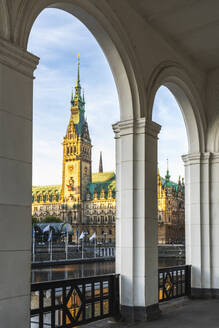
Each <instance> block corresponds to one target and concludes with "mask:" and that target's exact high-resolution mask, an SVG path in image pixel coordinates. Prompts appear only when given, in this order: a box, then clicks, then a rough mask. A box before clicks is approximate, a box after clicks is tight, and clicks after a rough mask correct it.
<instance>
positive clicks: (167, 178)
mask: <svg viewBox="0 0 219 328" xmlns="http://www.w3.org/2000/svg"><path fill="white" fill-rule="evenodd" d="M165 178H166V181H169V180H170V173H169V168H168V158H167V173H166V175H165Z"/></svg>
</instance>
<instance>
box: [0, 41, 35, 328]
mask: <svg viewBox="0 0 219 328" xmlns="http://www.w3.org/2000/svg"><path fill="white" fill-rule="evenodd" d="M37 63H38V58H36V57H35V56H32V55H31V54H29V53H27V52H24V51H23V50H21V49H19V48H17V47H15V46H14V45H12V44H11V43H10V42H8V41H3V40H2V39H0V263H1V269H0V323H1V324H0V326H2V327H7V328H14V327H16V326H18V325H19V326H20V327H24V328H25V327H29V324H30V317H29V309H30V277H31V238H32V224H31V202H32V193H31V189H32V90H33V71H34V69H35V67H36V65H37ZM12 314H13V315H12ZM18 323H19V324H18Z"/></svg>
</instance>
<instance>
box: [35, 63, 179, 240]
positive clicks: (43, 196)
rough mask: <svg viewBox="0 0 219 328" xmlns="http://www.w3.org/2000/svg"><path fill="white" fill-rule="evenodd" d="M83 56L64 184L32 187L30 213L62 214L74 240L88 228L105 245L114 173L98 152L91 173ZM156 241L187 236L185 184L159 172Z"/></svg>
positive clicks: (109, 236) (111, 233)
mask: <svg viewBox="0 0 219 328" xmlns="http://www.w3.org/2000/svg"><path fill="white" fill-rule="evenodd" d="M79 64H80V63H79V59H78V70H77V82H76V86H75V95H73V94H72V98H71V117H70V120H69V124H68V127H67V132H66V135H65V137H64V140H63V143H62V145H63V170H62V172H63V173H62V185H53V186H42V187H33V190H32V202H33V203H32V215H33V216H34V217H36V218H38V219H39V220H40V219H41V218H44V217H46V216H57V217H60V218H61V219H62V220H63V221H64V222H69V223H71V224H72V226H73V231H74V234H73V241H75V242H77V241H78V237H79V234H81V232H82V231H83V232H85V234H86V238H89V236H91V235H92V234H93V233H94V232H96V234H97V241H98V242H101V243H106V242H107V243H114V242H115V214H116V200H115V196H116V195H115V193H116V176H115V174H114V172H103V163H102V153H100V162H99V172H98V173H92V160H91V150H92V145H91V138H90V134H89V129H88V123H87V121H86V119H85V100H84V95H82V94H81V85H80V71H79ZM157 193H158V194H157V195H158V243H160V244H166V243H182V242H184V239H185V212H184V182H183V181H182V183H181V180H180V179H179V182H178V183H175V182H172V181H171V180H170V174H169V170H168V169H167V173H166V176H165V178H162V177H161V176H160V174H159V171H158V174H157Z"/></svg>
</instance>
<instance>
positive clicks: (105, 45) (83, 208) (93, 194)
mask: <svg viewBox="0 0 219 328" xmlns="http://www.w3.org/2000/svg"><path fill="white" fill-rule="evenodd" d="M57 7H59V6H58V5H57V6H56V8H57ZM61 9H64V10H65V11H67V12H68V13H69V12H70V13H71V14H72V13H73V14H75V16H77V17H79V18H81V20H82V21H83V22H84V23H85V24H86V25H87V26H88V27H89V28H90V30H91V31H92V32H93V34H94V36H95V37H97V39H98V41H99V43H100V44H101V46H102V49H103V50H104V51H105V54H106V56H107V57H108V60H109V64H110V67H111V69H112V71H113V73H114V79H115V81H116V84H117V89H118V90H120V91H119V100H120V118H121V119H132V118H133V113H132V108H133V99H132V98H133V95H132V93H131V90H130V86H129V80H128V78H127V74H126V70H125V68H124V65H123V63H122V61H121V58H120V55H119V53H118V51H117V50H116V47H115V46H114V45H113V43H112V41H111V40H110V38H109V36H108V35H107V34H106V32H104V30H103V29H102V27H101V26H100V25H99V24H98V23H97V22H96V21H95V19H94V18H93V17H91V16H90V15H88V13H87V12H85V11H84V10H82V9H81V10H80V9H79V8H77V9H76V8H74V7H73V6H66V7H65V6H64V5H63V4H62V6H61ZM66 15H67V14H66ZM56 24H57V21H56ZM52 28H54V26H53V27H52ZM53 35H54V34H53V33H51V34H50V36H49V37H50V38H52V37H53ZM54 38H56V42H57V39H58V38H57V35H54ZM60 42H62V40H60ZM30 50H31V51H33V52H34V53H35V54H36V55H37V47H35V50H32V49H30ZM44 50H45V49H44ZM76 51H77V50H75V52H76ZM48 55H49V54H48ZM56 55H57V53H56ZM81 59H82V60H81V62H82V63H83V56H82V57H81ZM49 61H51V62H53V58H52V57H50V58H49ZM42 63H44V61H43V60H42ZM99 64H100V63H99ZM51 65H54V63H52V64H51ZM78 67H79V63H78ZM81 67H82V71H81V76H82V73H83V66H82V65H81ZM39 68H40V66H39ZM63 68H64V67H63ZM44 69H45V67H44ZM99 69H101V65H100V67H99ZM78 70H79V68H78ZM47 73H48V75H47V78H49V72H47ZM96 74H97V73H96ZM36 75H37V72H36ZM71 79H72V76H71ZM54 80H55V79H54ZM83 80H85V78H83ZM96 80H98V79H97V77H96ZM56 82H57V81H56ZM63 82H64V81H63ZM51 86H52V89H53V91H54V92H55V90H58V88H57V86H56V87H55V86H54V83H51ZM64 87H65V83H63V85H62V88H64ZM92 87H94V86H92ZM56 88H57V89H56ZM78 89H79V81H78V77H77V83H76V87H75V93H74V94H73V95H72V99H71V106H72V108H71V113H72V117H73V120H74V115H75V113H74V111H75V108H74V107H76V105H77V104H80V102H81V103H82V105H83V106H84V98H83V97H82V95H77V94H79V90H78ZM86 89H87V88H86ZM38 90H39V89H38ZM45 91H46V88H44V92H45ZM93 91H94V92H95V90H94V89H93ZM94 92H93V93H94ZM96 92H97V90H96ZM134 92H135V91H134ZM68 94H70V90H69V91H68ZM104 94H105V93H104V88H103V89H102V93H101V94H99V97H97V98H96V99H93V102H94V101H95V100H96V101H97V99H98V98H100V97H101V96H103V95H104ZM38 96H39V93H38ZM76 96H77V97H78V98H77V97H76ZM85 96H86V94H85ZM76 98H77V99H76ZM81 98H82V100H81ZM112 98H115V97H112ZM53 100H54V99H53ZM40 101H41V99H38V103H40ZM87 103H89V100H87ZM60 105H61V103H60V99H59V97H57V101H56V105H55V108H52V107H51V101H50V100H48V102H47V106H48V108H49V113H48V115H50V114H51V113H52V112H53V111H54V110H55V112H56V115H57V117H58V116H59V115H58V113H57V107H60ZM78 106H79V105H78ZM88 106H89V104H88ZM65 107H66V106H65ZM93 109H94V110H95V111H96V112H95V115H94V114H93V121H95V122H93V125H95V124H97V121H98V125H99V128H102V136H103V135H105V134H106V131H104V127H103V126H102V123H101V113H100V114H99V115H98V109H97V108H95V104H93ZM44 114H45V112H44ZM36 115H37V113H36ZM89 116H90V117H91V114H89V112H88V120H89ZM97 116H99V119H97ZM106 116H107V117H106V118H105V120H106V121H109V117H110V119H112V110H111V112H109V113H108V115H106ZM57 117H56V118H55V117H53V120H54V125H55V124H56V122H55V121H56V120H57ZM80 120H81V114H80V115H79V123H80ZM117 120H118V117H117ZM58 121H60V123H61V121H62V119H60V120H59V119H58ZM44 123H45V122H44ZM79 123H75V124H76V125H77V124H79ZM111 123H113V122H111ZM45 125H46V124H45ZM70 125H71V124H70V122H69V125H68V126H70ZM85 125H86V123H85ZM60 126H61V124H60ZM60 126H57V130H59V128H60ZM72 129H73V130H74V128H73V127H72ZM55 130H56V128H55ZM68 130H69V128H68ZM68 130H67V134H66V137H65V138H64V142H63V147H65V146H66V151H65V148H63V156H64V157H65V165H67V166H66V167H67V169H66V168H64V164H63V172H64V173H63V176H65V175H66V170H67V171H68V175H70V173H69V172H70V169H72V168H71V167H70V166H69V161H70V160H71V157H74V153H75V151H76V152H78V151H79V148H80V149H81V151H82V152H83V153H84V154H85V155H86V156H87V157H89V155H90V148H89V143H88V142H85V144H84V145H80V146H79V145H77V146H76V145H72V144H71V143H70V141H69V140H70V139H74V131H73V130H72V131H70V132H71V133H70V132H69V131H68ZM44 131H45V130H44ZM83 133H84V132H83ZM40 134H41V135H43V136H44V135H45V133H41V132H39V134H38V135H40ZM87 134H88V135H89V133H88V131H87ZM51 138H53V137H51ZM66 138H67V139H69V140H67V139H66ZM83 138H85V136H84V135H82V136H81V140H82V139H83ZM85 139H86V138H85ZM66 140H67V141H68V144H66V145H65V143H66ZM36 141H37V140H36ZM41 146H42V145H41ZM40 148H41V149H40V150H41V151H42V147H40ZM50 150H51V148H50ZM46 153H49V151H46ZM44 155H45V152H44ZM103 156H104V154H103ZM76 157H77V156H76ZM85 169H86V172H85ZM99 170H101V168H100V169H99ZM51 171H52V170H51ZM72 171H76V167H75V164H74V167H73V169H72ZM80 171H81V172H82V173H81V174H82V175H84V174H87V175H91V168H89V169H87V167H81V168H80ZM47 172H49V170H47ZM99 173H101V174H102V175H103V178H105V180H107V181H105V180H104V181H103V185H104V188H105V189H100V184H101V183H99V181H92V182H93V185H94V186H91V184H92V183H90V182H89V181H87V182H88V184H89V188H90V190H89V191H88V193H87V197H86V196H85V201H84V202H85V203H86V204H85V205H84V204H81V203H80V202H79V198H77V199H71V200H72V201H73V203H74V202H75V201H77V204H75V203H74V204H73V205H72V204H71V205H72V206H71V207H72V209H71V211H73V212H75V213H73V215H70V211H69V204H68V201H69V200H68V198H67V196H66V197H65V189H66V186H67V189H68V191H67V192H70V193H71V191H73V190H75V188H76V187H77V186H76V184H77V178H75V179H74V178H72V179H71V177H70V179H69V182H68V184H67V183H66V182H63V181H62V182H63V183H62V189H61V190H58V189H59V188H58V187H57V186H56V187H57V188H56V189H57V190H56V191H55V193H56V196H55V199H54V195H53V193H52V191H51V190H52V188H50V187H51V186H49V188H50V189H51V190H50V189H49V190H43V191H42V192H41V194H40V195H39V192H38V191H36V192H35V194H36V193H37V192H38V194H36V195H35V196H36V197H35V196H33V200H34V201H35V202H40V203H42V204H41V206H40V211H43V208H46V211H47V212H48V211H49V210H50V209H51V207H55V206H56V205H57V206H58V207H57V206H56V209H55V210H57V211H56V212H58V210H61V212H62V213H63V217H62V219H63V220H64V221H65V222H66V223H69V222H68V219H71V222H70V223H71V225H73V226H74V225H75V228H74V227H73V234H72V239H74V241H73V243H74V244H73V243H72V247H75V246H76V247H78V249H79V251H80V249H81V253H82V258H84V252H85V251H84V250H85V246H84V245H85V242H84V239H85V238H84V234H86V238H88V237H87V235H90V237H92V236H93V235H94V234H91V233H90V230H89V229H88V230H86V227H85V225H86V226H89V225H90V226H92V224H93V222H95V223H96V225H98V224H99V225H100V228H101V225H104V229H102V233H101V234H102V238H100V236H99V235H98V236H97V232H95V233H96V238H95V241H96V243H95V246H94V247H95V248H94V252H95V256H96V251H97V253H98V250H97V249H96V248H97V246H98V245H97V242H98V243H99V244H101V245H103V244H104V246H105V244H111V243H112V241H113V240H115V181H114V180H115V176H114V175H113V176H110V177H108V175H107V177H108V178H107V179H106V177H105V176H104V172H103V173H102V172H99ZM46 175H47V174H45V175H44V177H46ZM95 178H96V177H95ZM92 179H93V177H92ZM62 180H63V179H62ZM96 180H98V179H96ZM108 180H109V181H108ZM101 182H102V181H101ZM108 182H109V183H108ZM63 186H64V187H63ZM93 187H94V188H93ZM107 188H108V189H107ZM81 189H83V185H82V186H81ZM85 189H86V188H85ZM63 190H64V191H63ZM51 193H52V194H51ZM62 193H63V195H64V196H63V195H62ZM82 193H83V194H84V190H82ZM70 196H71V195H70ZM70 196H69V197H70ZM89 197H90V200H89V199H88V198H89ZM106 197H108V198H109V202H110V205H112V206H108V207H107V209H106V208H105V209H104V210H105V212H106V211H107V216H106V213H104V216H103V213H102V212H101V213H100V211H99V207H101V206H99V202H100V200H101V202H103V199H105V198H106ZM35 198H36V199H35ZM51 199H52V200H51ZM50 200H51V205H50V204H49V202H50ZM60 201H61V202H62V204H61V203H60ZM54 202H55V203H54ZM52 203H54V204H52ZM58 203H60V204H58ZM90 203H98V206H97V205H96V204H94V206H93V209H94V208H95V209H94V210H92V218H91V216H88V215H87V214H86V213H87V212H88V210H89V208H90V206H89V204H90ZM44 205H45V206H44ZM87 205H88V207H87ZM101 205H102V204H101ZM108 205H109V204H108ZM96 206H97V209H96ZM37 211H38V212H39V208H38V209H37ZM66 211H67V212H68V213H67V214H66V215H65V212H66ZM47 212H46V213H47ZM79 213H81V215H79ZM82 214H83V217H82ZM93 215H94V216H93ZM85 216H86V218H87V221H86V222H83V227H81V228H83V231H79V225H78V222H79V220H82V218H83V219H84V217H85ZM76 225H77V227H76ZM108 225H109V226H110V229H108V230H107V226H108ZM48 226H49V225H48ZM48 226H46V227H44V228H43V232H44V230H45V231H46V229H47V227H48ZM84 229H85V230H86V232H84ZM74 233H75V234H76V235H75V236H74ZM82 235H83V237H82V238H81V236H82ZM66 236H68V234H67V235H66ZM74 237H75V238H74ZM65 238H68V237H65ZM83 238H84V239H83ZM47 239H48V245H49V252H50V260H53V258H52V256H53V255H54V253H52V250H54V245H53V244H52V239H51V238H50V234H48V238H47ZM80 239H82V241H81V243H80ZM88 239H89V238H88ZM34 242H35V240H34ZM49 242H50V244H49ZM68 246H69V243H68V242H67V249H68ZM109 246H111V245H109ZM34 249H35V247H34ZM65 252H66V250H65ZM51 254H52V255H51ZM66 254H67V253H66ZM68 255H69V254H68ZM68 255H66V256H67V258H66V259H67V260H68ZM109 255H114V249H113V247H108V248H106V247H99V254H98V256H109ZM101 270H102V271H101ZM101 270H100V271H99V273H101V272H104V273H106V272H107V268H106V264H105V265H104V266H103V268H101ZM86 271H87V270H82V273H83V274H85V273H86ZM88 271H89V270H88ZM70 273H71V272H70ZM89 274H91V271H89ZM54 277H56V278H57V275H54ZM59 277H60V276H59ZM67 277H71V275H70V276H68V275H67V276H65V277H64V278H67ZM44 278H45V276H44ZM48 278H49V279H50V278H52V275H50V274H49V275H48ZM35 279H38V278H37V277H36V274H35ZM54 279H55V278H54ZM35 296H36V295H35Z"/></svg>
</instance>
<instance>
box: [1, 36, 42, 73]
mask: <svg viewBox="0 0 219 328" xmlns="http://www.w3.org/2000/svg"><path fill="white" fill-rule="evenodd" d="M0 63H2V64H4V65H6V66H8V67H10V68H12V69H13V70H16V71H18V72H20V73H22V74H24V75H26V76H28V77H30V78H33V71H34V70H35V69H36V67H37V65H38V63H39V58H38V57H37V56H35V55H32V54H31V53H29V52H28V51H25V50H24V49H21V48H19V47H18V46H17V45H15V44H13V43H11V42H10V41H7V40H4V39H2V38H0Z"/></svg>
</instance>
